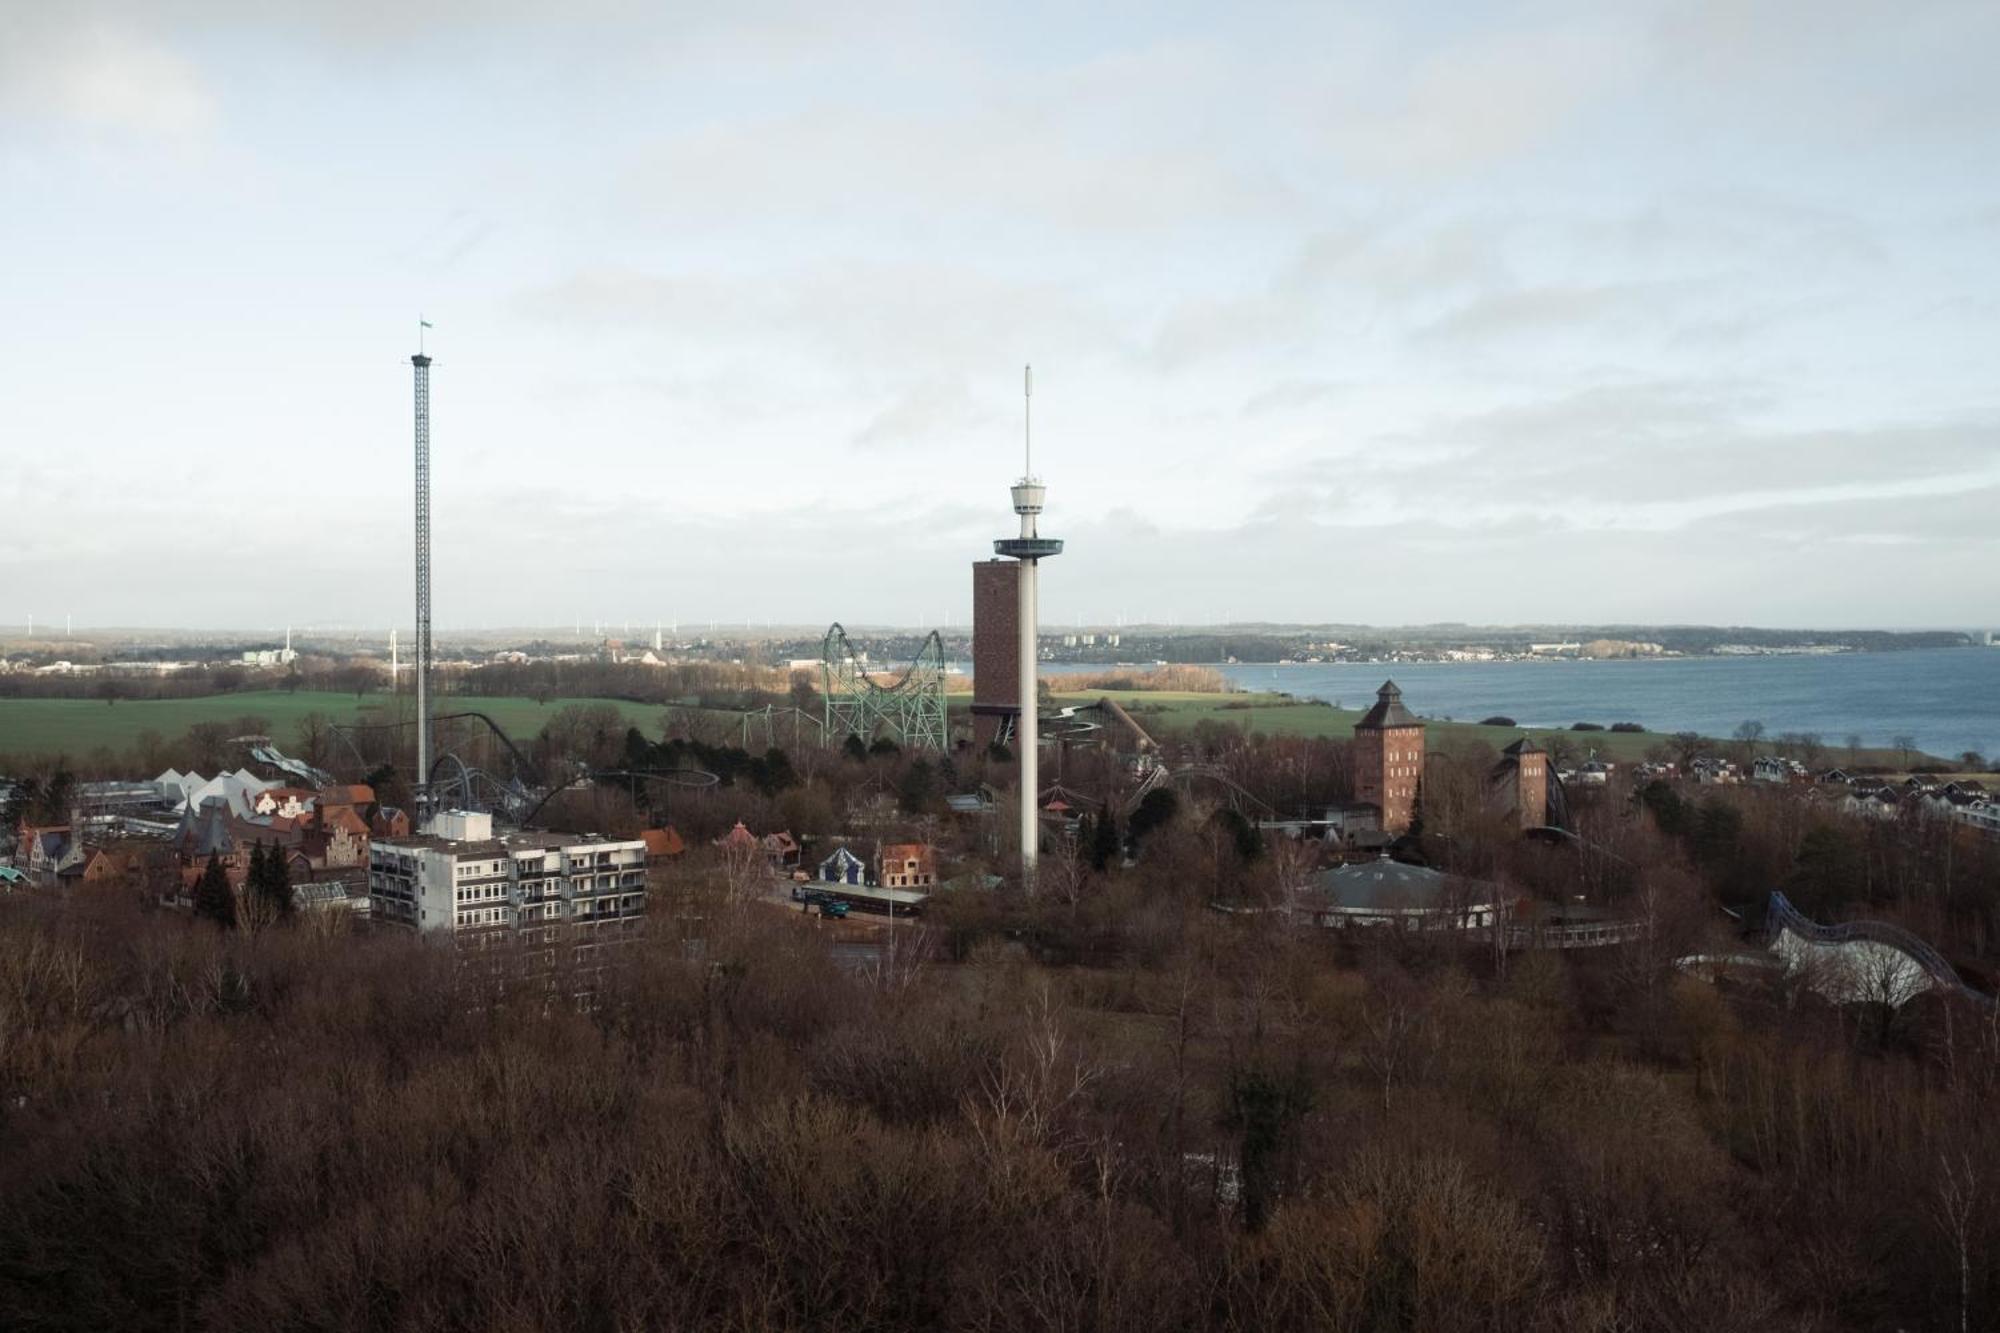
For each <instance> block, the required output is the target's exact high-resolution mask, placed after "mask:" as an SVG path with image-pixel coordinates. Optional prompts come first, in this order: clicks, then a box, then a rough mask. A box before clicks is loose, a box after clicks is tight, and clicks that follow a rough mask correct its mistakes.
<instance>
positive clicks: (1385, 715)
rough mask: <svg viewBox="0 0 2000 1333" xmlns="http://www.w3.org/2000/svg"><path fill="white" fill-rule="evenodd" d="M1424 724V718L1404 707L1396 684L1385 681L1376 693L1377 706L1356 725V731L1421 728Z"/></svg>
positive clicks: (1400, 692) (1401, 694) (1391, 681)
mask: <svg viewBox="0 0 2000 1333" xmlns="http://www.w3.org/2000/svg"><path fill="white" fill-rule="evenodd" d="M1423 724H1424V722H1423V719H1422V718H1420V717H1418V716H1417V715H1416V714H1415V713H1412V712H1411V711H1410V710H1409V709H1407V708H1405V707H1403V692H1402V691H1401V690H1399V689H1397V688H1396V682H1395V681H1393V680H1385V681H1383V682H1382V688H1381V689H1379V690H1377V691H1375V706H1374V707H1373V708H1371V709H1369V710H1368V713H1367V715H1366V716H1364V717H1363V718H1362V719H1361V720H1360V721H1359V722H1356V723H1355V724H1354V729H1355V730H1356V731H1381V730H1383V729H1384V728H1387V727H1421V726H1422V725H1423Z"/></svg>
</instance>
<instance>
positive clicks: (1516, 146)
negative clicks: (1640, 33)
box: [1325, 19, 1640, 176]
mask: <svg viewBox="0 0 2000 1333" xmlns="http://www.w3.org/2000/svg"><path fill="white" fill-rule="evenodd" d="M1639 57H1640V52H1639V48H1638V46H1637V43H1636V42H1635V41H1634V40H1633V37H1632V35H1631V34H1629V33H1624V32H1620V31H1617V30H1613V29H1609V28H1604V27H1593V26H1591V25H1590V24H1589V23H1588V22H1587V21H1580V20H1575V19H1572V20H1570V21H1569V22H1566V23H1564V24H1562V25H1561V26H1559V27H1551V28H1546V29H1541V30H1536V31H1513V32H1499V33H1492V34H1485V35H1482V36H1480V37H1477V38H1474V39H1471V40H1467V41H1463V42H1460V43H1457V44H1454V45H1450V46H1446V47H1444V48H1442V49H1439V50H1435V51H1431V52H1428V53H1425V54H1423V55H1421V56H1419V57H1418V58H1417V59H1416V60H1415V61H1414V62H1413V63H1411V64H1410V65H1409V66H1407V67H1406V69H1403V70H1399V71H1398V75H1399V79H1398V81H1397V82H1396V83H1393V84H1391V85H1390V86H1388V87H1384V86H1382V82H1381V81H1371V80H1363V81H1361V82H1360V83H1359V85H1358V86H1357V87H1355V88H1354V90H1353V92H1352V94H1351V95H1349V96H1346V97H1340V98H1330V99H1329V104H1328V106H1327V109H1326V112H1325V115H1326V135H1327V138H1328V140H1329V142H1330V143H1331V144H1332V146H1333V148H1334V150H1335V151H1336V152H1337V153H1338V154H1339V155H1340V156H1341V157H1342V158H1343V159H1344V160H1345V161H1346V162H1347V163H1348V164H1349V165H1350V166H1352V167H1354V168H1356V169H1358V170H1362V171H1366V172H1371V173H1376V174H1382V175H1391V176H1402V175H1423V174H1429V173H1439V172H1447V171H1458V170H1464V169H1468V168H1474V167H1481V166H1485V165H1489V164H1491V163H1494V162H1497V161H1501V160H1504V159H1506V158H1509V157H1513V156H1516V155H1518V154H1521V153H1524V152H1527V151H1529V150H1531V149H1534V148H1537V147H1539V146H1541V145H1542V144H1543V143H1545V142H1546V141H1548V140H1549V139H1550V138H1552V137H1553V136H1555V135H1556V134H1557V133H1559V132H1560V131H1562V130H1563V129H1565V128H1566V127H1568V126H1570V125H1572V124H1573V123H1575V122H1576V121H1577V120H1578V119H1579V118H1580V117H1581V115H1582V114H1583V112H1584V111H1585V109H1586V108H1588V107H1590V106H1591V105H1592V104H1593V103H1596V102H1597V101H1599V100H1600V99H1602V98H1604V97H1605V96H1606V95H1608V94H1609V93H1611V92H1612V91H1614V90H1616V89H1618V88H1619V87H1620V86H1621V85H1622V84H1623V83H1624V81H1625V80H1626V79H1627V77H1628V76H1629V74H1630V73H1631V72H1632V70H1633V68H1634V67H1635V65H1636V64H1637V63H1638V60H1639Z"/></svg>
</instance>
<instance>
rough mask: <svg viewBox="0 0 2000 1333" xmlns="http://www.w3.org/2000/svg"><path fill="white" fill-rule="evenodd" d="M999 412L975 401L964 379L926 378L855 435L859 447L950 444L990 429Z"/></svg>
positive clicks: (906, 390) (855, 442)
mask: <svg viewBox="0 0 2000 1333" xmlns="http://www.w3.org/2000/svg"><path fill="white" fill-rule="evenodd" d="M997 422H998V415H997V414H996V413H994V412H993V411H992V410H990V409H989V408H987V407H985V406H983V405H981V404H979V403H976V402H974V401H973V398H972V395H971V394H970V393H969V392H967V391H966V387H965V382H964V381H963V380H925V381H923V382H922V383H919V384H915V385H911V386H910V387H908V388H905V389H902V390H900V391H898V392H897V394H896V396H895V397H894V399H893V400H892V401H891V402H890V403H889V405H888V406H887V407H885V408H883V409H882V410H881V411H879V412H877V413H876V414H875V415H874V416H873V417H871V418H870V419H869V420H868V423H867V424H866V425H864V426H863V427H862V428H861V429H860V430H859V431H857V432H856V433H855V435H854V441H853V442H854V445H855V447H856V448H859V449H887V448H905V447H909V446H914V445H927V446H930V447H933V448H938V447H943V446H948V445H951V444H956V443H960V442H963V441H964V440H966V439H969V438H976V437H978V436H979V435H981V434H986V433H990V432H991V431H992V429H993V427H994V426H995V425H996V424H997Z"/></svg>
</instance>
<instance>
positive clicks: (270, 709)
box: [0, 690, 667, 759]
mask: <svg viewBox="0 0 2000 1333" xmlns="http://www.w3.org/2000/svg"><path fill="white" fill-rule="evenodd" d="M385 702H387V700H386V698H385V696H383V695H379V694H370V695H364V696H362V697H360V698H356V697H355V696H354V695H352V694H330V693H322V692H316V691H311V690H299V691H297V692H295V693H287V692H285V691H282V690H259V691H250V692H246V693H242V694H217V695H210V696H207V697H205V698H200V699H128V700H124V701H122V702H120V703H115V704H107V703H105V702H103V701H102V700H98V699H0V759H4V758H5V757H7V756H9V755H26V754H70V755H84V754H88V753H90V752H91V751H93V750H95V749H98V748H99V747H107V748H109V749H111V750H114V751H122V750H126V749H129V748H131V746H132V745H133V744H134V742H135V741H137V739H138V737H139V734H140V733H141V732H143V731H157V732H159V733H160V735H162V736H164V737H166V738H168V739H169V740H171V739H173V738H174V737H176V736H179V735H180V734H181V733H182V732H184V731H186V730H187V729H188V728H189V727H190V726H192V725H193V724H195V723H197V722H230V721H233V720H235V719H237V718H241V717H260V718H263V719H265V720H266V721H268V722H269V723H270V724H271V726H270V734H271V736H272V738H273V739H274V740H276V741H277V743H278V747H279V748H280V749H284V748H285V747H286V746H287V745H288V744H289V743H290V742H291V739H292V736H293V733H294V731H295V729H296V728H297V726H298V722H299V719H300V718H302V717H304V716H305V715H306V714H307V713H315V712H316V713H321V714H324V715H325V716H326V717H328V718H330V719H332V720H333V721H335V722H356V721H360V720H361V713H362V710H363V709H366V708H370V707H379V706H380V705H382V704H383V703H385ZM576 703H608V704H610V705H612V706H613V707H614V708H617V709H618V710H619V711H620V712H621V713H623V714H624V715H625V717H626V719H627V720H628V721H629V722H630V723H631V724H632V725H633V726H636V727H638V728H639V729H640V730H641V731H644V732H645V733H646V734H647V735H648V736H657V735H659V724H660V718H661V715H662V714H664V713H665V712H666V711H667V709H665V708H663V707H660V706H658V705H651V704H634V703H626V702H623V701H621V700H617V699H551V700H550V701H549V702H547V703H536V702H535V701H534V700H532V699H500V698H481V697H469V696H468V697H461V696H457V695H449V696H446V697H444V698H442V699H439V700H438V712H440V713H450V712H458V711H461V710H476V711H478V712H481V713H485V714H486V715H487V716H489V717H491V718H492V719H493V720H494V721H495V722H497V723H499V724H500V727H501V729H502V730H504V731H505V732H506V733H507V734H508V735H509V736H512V737H513V738H514V739H515V740H516V741H526V740H528V739H530V738H531V737H533V736H534V735H535V733H536V732H538V731H540V730H541V729H542V726H543V724H545V723H546V722H547V721H548V720H549V718H550V717H551V716H553V715H554V714H555V712H556V711H557V710H558V709H560V708H562V707H564V706H565V705H568V704H576Z"/></svg>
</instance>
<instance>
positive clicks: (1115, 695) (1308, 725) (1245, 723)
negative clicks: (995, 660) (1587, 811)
mask: <svg viewBox="0 0 2000 1333" xmlns="http://www.w3.org/2000/svg"><path fill="white" fill-rule="evenodd" d="M1053 698H1054V699H1055V700H1056V702H1057V703H1059V704H1081V703H1088V702H1090V701H1091V700H1092V699H1096V698H1111V699H1115V700H1117V702H1118V703H1119V704H1121V705H1123V707H1124V708H1125V711H1126V712H1128V713H1130V714H1131V715H1132V717H1133V719H1134V720H1136V721H1137V722H1138V723H1139V725H1140V726H1142V727H1151V726H1152V725H1153V724H1154V723H1156V722H1157V723H1160V724H1161V725H1163V726H1166V727H1191V726H1193V725H1194V724H1195V723H1196V722H1199V721H1202V720H1204V719H1207V720H1211V721H1215V722H1221V723H1223V724H1225V725H1228V726H1242V727H1247V728H1248V729H1249V730H1250V731H1252V732H1254V733H1258V734H1261V735H1269V736H1333V737H1345V736H1352V735H1353V734H1354V724H1355V723H1356V722H1359V721H1360V720H1361V717H1362V713H1361V711H1360V710H1359V709H1351V708H1334V707H1332V706H1330V705H1328V704H1323V703H1318V702H1313V701H1309V700H1304V699H1291V698H1287V697H1285V696H1284V695H1280V694H1187V693H1170V692H1164V691H1144V690H1089V691H1085V692H1083V693H1080V694H1062V695H1055V696H1053ZM1426 731H1427V733H1428V735H1429V738H1430V744H1431V745H1432V747H1433V748H1445V749H1449V748H1451V747H1452V746H1453V745H1454V744H1456V743H1459V742H1462V741H1468V740H1481V741H1485V742H1486V743H1487V744H1489V745H1492V746H1494V747H1495V748H1498V747H1499V746H1502V745H1507V744H1509V743H1511V742H1512V741H1514V740H1516V739H1518V738H1519V737H1520V735H1521V730H1520V729H1518V728H1513V727H1482V726H1480V725H1478V724H1477V723H1472V722H1430V723H1427V724H1426ZM1528 734H1530V735H1532V736H1533V737H1535V739H1536V741H1537V742H1538V743H1542V744H1546V743H1547V740H1548V738H1549V737H1550V736H1552V735H1560V736H1562V737H1563V738H1564V740H1565V741H1567V742H1568V743H1569V744H1571V745H1572V746H1574V747H1575V748H1576V749H1578V750H1579V751H1583V752H1587V751H1589V750H1592V749H1595V750H1596V751H1597V752H1598V753H1599V754H1602V755H1603V756H1604V757H1606V758H1607V759H1614V760H1619V761H1626V762H1629V761H1633V760H1637V759H1641V758H1643V757H1644V756H1645V753H1646V750H1647V749H1648V747H1650V746H1653V745H1657V744H1659V743H1660V741H1661V740H1663V739H1664V737H1661V736H1659V735H1656V734H1652V733H1640V734H1632V733H1628V732H1610V731H1590V732H1576V731H1568V730H1561V729H1538V730H1530V731H1529V733H1528Z"/></svg>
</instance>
